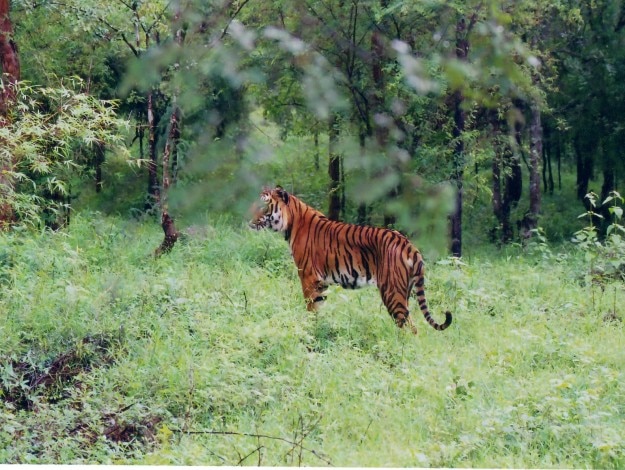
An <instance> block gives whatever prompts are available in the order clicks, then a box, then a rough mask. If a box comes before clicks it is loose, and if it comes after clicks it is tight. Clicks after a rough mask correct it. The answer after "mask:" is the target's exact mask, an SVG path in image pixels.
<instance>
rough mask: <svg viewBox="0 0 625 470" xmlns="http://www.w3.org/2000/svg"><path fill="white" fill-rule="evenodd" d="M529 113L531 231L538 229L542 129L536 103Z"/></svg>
mask: <svg viewBox="0 0 625 470" xmlns="http://www.w3.org/2000/svg"><path fill="white" fill-rule="evenodd" d="M530 111H531V124H530V184H529V192H530V208H529V213H528V214H527V217H528V224H529V225H528V226H529V230H532V229H535V228H537V227H538V217H539V215H540V202H541V191H540V161H541V159H542V154H543V128H542V124H541V113H540V107H539V106H538V103H536V102H534V103H532V105H531V107H530Z"/></svg>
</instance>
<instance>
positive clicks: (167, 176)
mask: <svg viewBox="0 0 625 470" xmlns="http://www.w3.org/2000/svg"><path fill="white" fill-rule="evenodd" d="M178 8H180V5H178ZM179 22H180V10H178V11H177V12H176V14H175V16H174V25H175V26H176V29H175V33H174V41H175V42H176V44H177V45H178V46H179V47H182V43H183V42H184V31H183V29H182V27H181V25H180V24H178V23H179ZM174 69H176V70H177V69H178V64H177V63H176V64H174ZM176 97H177V94H176V92H174V95H173V97H172V111H171V116H170V117H169V133H168V134H167V141H166V142H165V150H164V151H163V162H162V163H163V169H162V171H163V184H162V190H161V198H160V199H161V227H162V228H163V233H164V234H165V238H164V239H163V242H162V243H161V245H160V246H159V247H158V248H157V249H156V250H155V251H154V255H155V256H157V257H158V256H160V255H162V254H163V253H169V252H170V251H171V250H172V248H173V247H174V245H175V243H176V241H177V240H178V238H179V237H180V232H178V231H177V230H176V226H175V224H174V219H173V218H172V217H171V216H170V215H169V187H170V186H171V183H172V175H171V172H172V167H171V166H170V165H171V161H172V155H176V152H177V147H178V141H179V140H180V109H179V108H178V103H177V98H176Z"/></svg>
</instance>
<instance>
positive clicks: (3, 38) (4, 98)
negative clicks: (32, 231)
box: [0, 0, 20, 230]
mask: <svg viewBox="0 0 625 470" xmlns="http://www.w3.org/2000/svg"><path fill="white" fill-rule="evenodd" d="M9 10H10V2H9V0H0V72H1V75H0V79H1V82H2V87H1V90H0V127H5V126H7V125H8V124H9V119H10V117H9V110H10V109H11V106H12V105H13V103H14V102H15V85H16V84H17V82H18V81H19V79H20V63H19V56H18V53H17V45H16V44H15V42H14V41H13V25H12V23H11V18H10V15H9ZM0 145H2V142H1V141H0ZM12 158H13V157H9V159H8V160H6V161H5V160H0V201H1V202H0V230H5V229H7V228H8V227H9V226H10V224H11V223H12V222H14V221H15V213H14V211H13V206H12V205H11V203H10V202H9V200H10V196H11V193H12V192H13V177H12V176H11V175H12V173H13V169H14V166H15V162H14V161H13V160H12Z"/></svg>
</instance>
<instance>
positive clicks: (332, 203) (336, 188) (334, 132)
mask: <svg viewBox="0 0 625 470" xmlns="http://www.w3.org/2000/svg"><path fill="white" fill-rule="evenodd" d="M338 138H339V124H338V119H337V118H336V115H335V114H332V116H331V117H330V121H329V125H328V142H329V143H328V157H329V162H328V175H329V176H330V194H329V198H330V199H329V207H328V218H329V219H330V220H339V219H340V217H341V191H340V186H341V156H340V155H339V154H337V153H336V144H337V142H338Z"/></svg>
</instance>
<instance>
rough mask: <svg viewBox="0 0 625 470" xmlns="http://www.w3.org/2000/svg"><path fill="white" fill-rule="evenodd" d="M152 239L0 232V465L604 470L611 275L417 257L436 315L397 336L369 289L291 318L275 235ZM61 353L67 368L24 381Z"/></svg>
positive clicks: (89, 230)
mask: <svg viewBox="0 0 625 470" xmlns="http://www.w3.org/2000/svg"><path fill="white" fill-rule="evenodd" d="M161 238H162V232H161V231H160V228H159V227H158V226H157V224H150V223H140V222H128V221H126V220H123V219H120V218H116V217H110V216H106V217H105V216H102V215H101V214H93V213H91V214H89V213H84V214H83V215H78V216H76V217H75V219H74V221H73V222H72V225H71V226H70V228H69V230H68V231H67V232H61V233H50V232H43V233H40V234H2V235H0V280H1V282H2V289H1V290H0V391H3V392H1V393H4V395H3V396H1V397H0V462H1V463H130V464H136V463H142V464H168V465H171V464H203V465H220V464H228V465H236V464H239V463H240V464H246V465H259V464H260V465H300V464H301V465H315V466H324V465H329V464H332V465H338V466H354V465H358V466H424V467H426V466H443V467H469V466H470V467H594V468H597V467H601V468H605V467H612V468H621V467H623V466H625V437H623V432H622V425H623V422H624V418H625V405H624V404H625V376H624V375H625V372H624V370H625V369H624V368H623V365H624V364H625V348H624V340H623V326H622V323H621V322H620V321H619V320H618V319H616V320H614V318H618V317H620V318H622V317H623V314H624V313H625V312H624V311H623V307H622V306H623V305H625V302H624V300H625V299H624V297H625V296H624V293H623V285H622V284H619V283H608V284H605V285H603V286H602V287H598V286H595V287H591V286H584V285H583V282H584V273H585V270H586V269H587V266H586V265H585V264H584V261H583V256H581V255H579V254H577V253H576V252H574V251H572V250H571V251H561V252H560V253H558V254H551V253H549V252H548V251H544V250H543V251H542V252H537V253H535V254H532V253H530V252H523V251H521V249H520V248H514V247H512V248H508V249H507V251H506V250H503V251H502V252H500V253H497V254H496V255H491V254H488V253H487V252H485V251H480V250H479V249H473V250H472V251H471V256H470V257H469V258H468V260H465V263H466V264H464V265H460V264H457V263H453V262H447V261H446V260H444V259H443V260H427V261H428V265H427V269H428V271H427V278H428V284H427V291H426V294H427V296H428V301H429V305H430V309H431V311H432V313H433V315H434V316H435V317H436V318H438V319H439V320H440V319H442V313H443V312H444V311H445V310H448V309H449V310H451V311H452V312H453V313H454V323H453V324H452V326H451V327H450V328H449V329H448V330H446V331H444V332H437V331H435V330H433V329H432V328H430V327H429V326H428V325H427V324H426V323H425V322H424V321H422V320H421V319H420V318H416V319H415V323H416V325H417V327H418V328H419V335H418V336H416V337H415V336H413V335H411V334H410V333H409V332H408V331H400V330H398V329H397V328H396V327H395V326H394V323H393V322H392V320H391V319H390V317H389V316H388V314H387V313H386V311H385V309H384V308H383V306H382V305H381V302H380V299H379V294H378V293H377V291H376V290H375V289H364V290H359V291H344V290H341V289H340V288H332V289H331V290H330V293H329V295H328V301H327V302H326V305H325V307H324V308H323V309H322V310H321V311H320V312H319V313H317V314H311V313H309V312H307V311H306V310H305V308H304V302H303V300H302V296H301V292H300V286H299V281H298V278H297V273H296V271H295V267H294V265H293V263H292V261H291V259H290V256H289V253H288V247H287V245H286V244H285V242H284V240H282V239H281V238H280V236H279V235H275V234H271V233H262V232H261V233H257V232H252V231H249V230H247V229H246V228H245V227H244V226H243V224H240V223H239V222H232V221H230V220H226V219H220V220H211V219H209V222H208V223H206V224H203V225H200V226H196V227H193V228H192V229H191V230H189V236H188V237H187V238H186V239H185V240H184V241H183V242H181V243H179V244H177V245H176V246H175V248H174V250H173V251H172V253H171V254H170V255H167V256H163V257H161V258H160V259H154V258H152V251H153V249H154V248H155V247H156V246H157V245H158V244H159V242H160V240H161ZM416 242H417V244H418V241H416ZM591 289H594V296H593V295H591ZM602 289H603V290H602ZM413 305H416V303H415V302H413ZM615 309H616V311H614V310H615ZM415 310H416V309H415ZM606 314H611V315H606ZM86 337H91V338H95V337H105V338H107V339H108V341H107V342H106V343H104V344H103V345H101V346H97V345H94V344H93V343H85V342H84V341H83V339H84V338H86ZM98 348H100V349H98ZM102 348H104V349H106V351H105V353H103V352H102V351H101V349H102ZM68 351H72V352H73V353H75V354H74V355H75V356H76V358H77V365H76V367H75V369H76V374H75V375H73V376H72V377H65V378H63V377H57V382H56V383H54V384H49V385H47V386H44V385H41V386H39V387H34V388H31V387H29V384H28V383H25V382H24V381H25V380H26V379H25V373H24V369H19V368H18V367H17V365H18V364H21V365H24V364H29V367H31V368H32V370H37V371H39V372H40V373H41V374H45V373H46V371H47V372H50V371H49V370H48V369H47V368H49V367H50V364H52V363H53V361H54V360H55V359H56V358H58V357H59V356H62V355H63V354H67V352H68ZM18 390H20V391H22V392H23V393H24V394H26V395H27V398H28V403H29V404H30V405H29V406H28V407H24V406H20V405H19V404H18V403H15V402H14V401H12V400H11V399H10V396H9V394H13V395H15V394H17V391H18ZM111 429H115V430H118V431H119V435H117V434H116V433H114V432H112V431H111ZM122 431H123V432H124V433H125V434H124V433H122Z"/></svg>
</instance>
